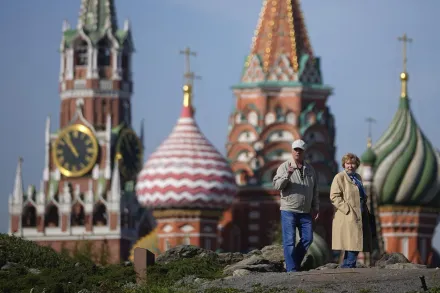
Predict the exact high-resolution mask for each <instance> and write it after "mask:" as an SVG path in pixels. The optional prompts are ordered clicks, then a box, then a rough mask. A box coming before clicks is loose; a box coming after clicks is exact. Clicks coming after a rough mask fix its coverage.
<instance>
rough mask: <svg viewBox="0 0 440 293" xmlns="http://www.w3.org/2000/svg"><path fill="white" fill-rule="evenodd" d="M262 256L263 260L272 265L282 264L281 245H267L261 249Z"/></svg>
mask: <svg viewBox="0 0 440 293" xmlns="http://www.w3.org/2000/svg"><path fill="white" fill-rule="evenodd" d="M261 252H262V255H263V257H264V258H265V259H267V260H268V261H270V262H274V263H283V262H284V251H283V246H281V245H269V246H265V247H263V249H261Z"/></svg>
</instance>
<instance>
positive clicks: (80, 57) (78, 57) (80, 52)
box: [74, 40, 89, 66]
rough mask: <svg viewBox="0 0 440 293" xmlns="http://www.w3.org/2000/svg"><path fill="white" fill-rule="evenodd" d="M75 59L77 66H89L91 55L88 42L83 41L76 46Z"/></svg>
mask: <svg viewBox="0 0 440 293" xmlns="http://www.w3.org/2000/svg"><path fill="white" fill-rule="evenodd" d="M74 59H75V65H76V66H85V65H87V63H88V59H89V53H88V46H87V42H86V41H84V40H81V41H79V42H78V43H77V44H76V45H75V48H74Z"/></svg>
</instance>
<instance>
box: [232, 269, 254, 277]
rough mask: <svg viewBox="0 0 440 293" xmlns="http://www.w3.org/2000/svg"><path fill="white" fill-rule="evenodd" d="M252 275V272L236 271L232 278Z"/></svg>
mask: <svg viewBox="0 0 440 293" xmlns="http://www.w3.org/2000/svg"><path fill="white" fill-rule="evenodd" d="M250 273H251V271H249V270H245V269H238V270H235V271H234V272H233V273H232V276H234V277H242V276H246V275H249V274H250Z"/></svg>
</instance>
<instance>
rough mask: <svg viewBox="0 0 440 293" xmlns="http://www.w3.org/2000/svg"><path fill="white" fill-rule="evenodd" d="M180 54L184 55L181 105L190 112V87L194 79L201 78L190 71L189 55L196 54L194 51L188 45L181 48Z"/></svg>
mask: <svg viewBox="0 0 440 293" xmlns="http://www.w3.org/2000/svg"><path fill="white" fill-rule="evenodd" d="M180 54H183V55H185V67H186V68H185V73H184V75H183V76H184V78H185V84H184V86H183V106H184V109H190V110H191V112H192V109H193V107H192V96H193V95H192V88H193V83H194V79H201V77H200V76H196V75H195V74H194V72H192V71H191V65H190V63H191V62H190V61H191V60H190V57H191V56H197V53H196V52H193V51H191V49H190V48H189V47H187V48H185V50H181V51H180Z"/></svg>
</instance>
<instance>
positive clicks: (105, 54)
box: [98, 39, 111, 67]
mask: <svg viewBox="0 0 440 293" xmlns="http://www.w3.org/2000/svg"><path fill="white" fill-rule="evenodd" d="M110 48H111V44H110V42H109V41H108V40H107V39H102V40H101V41H99V42H98V67H101V66H110V57H111V52H110Z"/></svg>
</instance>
